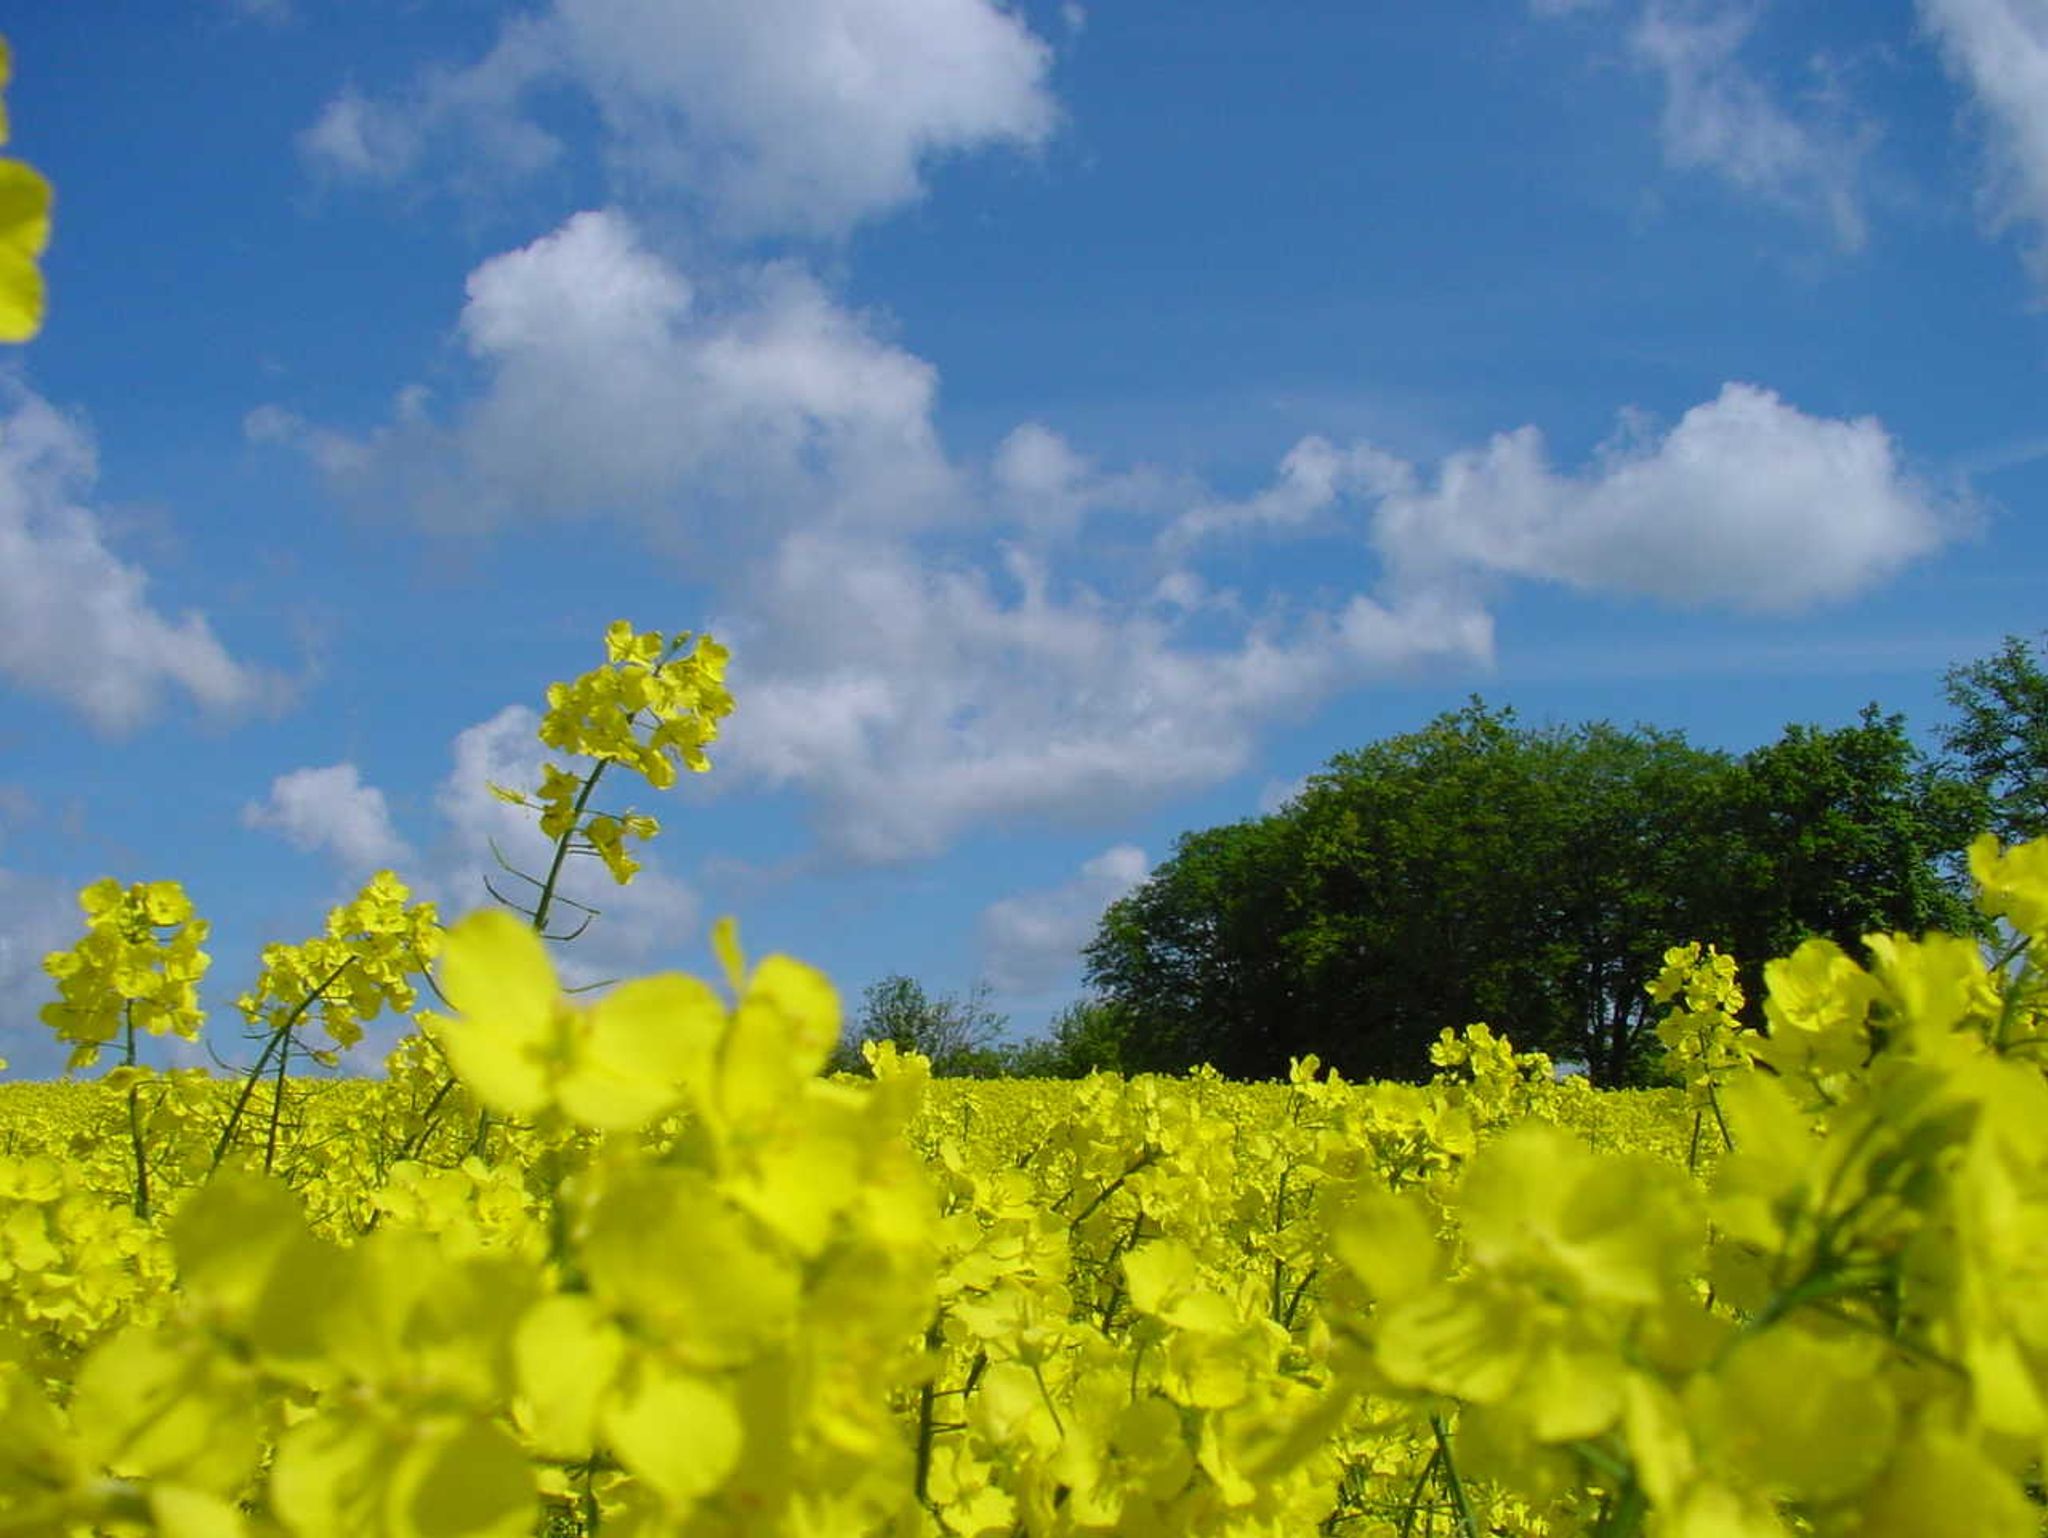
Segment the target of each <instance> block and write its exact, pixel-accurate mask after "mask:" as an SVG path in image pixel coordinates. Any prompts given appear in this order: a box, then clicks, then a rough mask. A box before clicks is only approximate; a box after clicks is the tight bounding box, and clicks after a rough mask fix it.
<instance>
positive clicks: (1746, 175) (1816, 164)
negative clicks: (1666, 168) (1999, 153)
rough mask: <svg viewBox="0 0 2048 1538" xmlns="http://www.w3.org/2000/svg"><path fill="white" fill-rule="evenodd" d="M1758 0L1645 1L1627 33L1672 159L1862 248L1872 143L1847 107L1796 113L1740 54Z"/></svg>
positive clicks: (1554, 11) (1575, 0) (1551, 8)
mask: <svg viewBox="0 0 2048 1538" xmlns="http://www.w3.org/2000/svg"><path fill="white" fill-rule="evenodd" d="M1530 9H1531V10H1532V11H1533V12H1534V13H1535V14H1536V15H1538V16H1549V17H1555V16H1563V15H1567V14H1570V13H1573V12H1577V11H1581V10H1587V9H1604V6H1603V5H1600V4H1598V3H1597V0H1594V3H1588V0H1531V5H1530ZM1760 10H1761V5H1760V4H1759V3H1757V0H1644V3H1643V5H1642V7H1641V9H1640V11H1639V12H1638V13H1637V15H1636V18H1635V21H1634V24H1633V25H1632V26H1631V27H1630V28H1629V31H1628V49H1629V53H1630V55H1631V56H1632V57H1633V58H1634V59H1635V61H1636V62H1637V63H1638V64H1639V65H1641V66H1642V67H1643V68H1645V69H1650V70H1654V71H1655V72H1656V73H1657V74H1658V75H1659V76H1660V77H1661V79H1662V82H1663V87H1664V108H1663V114H1662V120H1661V122H1660V125H1659V127H1660V132H1661V138H1662V143H1663V147H1664V155H1665V159H1666V160H1667V161H1669V162H1670V164H1672V165H1673V166H1675V167H1677V168H1679V169H1681V170H1703V171H1708V172H1712V173H1713V174H1715V175H1717V176H1720V177H1721V178H1722V179H1723V180H1725V181H1727V182H1728V183H1729V184H1730V185H1732V186H1734V187H1735V188H1737V189H1738V190H1740V191H1742V192H1745V193H1749V194H1751V195H1753V196H1757V197H1762V198H1765V199H1767V200H1769V201H1771V202H1775V203H1778V204H1780V205H1782V206H1785V207H1790V208H1797V209H1802V210H1807V211H1811V212H1814V213H1818V214H1820V215H1821V216H1823V217H1824V218H1825V219H1826V220H1827V221H1828V223H1829V224H1830V225H1831V226H1832V227H1833V229H1834V232H1835V236H1836V239H1837V240H1838V241H1839V242H1840V244H1841V245H1842V246H1843V247H1844V248H1845V249H1848V250H1855V249H1858V248H1860V247H1861V246H1862V244H1863V242H1864V239H1865V234H1866V230H1865V222H1864V217H1863V212H1862V207H1861V200H1860V198H1859V196H1858V190H1857V183H1858V179H1859V177H1860V175H1861V166H1862V161H1863V157H1864V155H1865V154H1866V153H1867V152H1868V150H1869V147H1870V144H1871V142H1872V130H1871V129H1870V127H1869V126H1868V125H1867V124H1864V123H1860V122H1858V123H1852V122H1851V121H1850V120H1849V118H1848V116H1847V114H1846V113H1845V111H1844V110H1843V108H1842V107H1841V105H1840V103H1839V102H1824V103H1822V104H1820V105H1819V106H1818V107H1816V109H1815V110H1812V111H1809V112H1807V113H1805V114H1803V115H1798V116H1795V115H1794V114H1793V113H1792V112H1790V111H1788V110H1787V109H1786V108H1785V107H1784V106H1783V105H1781V104H1780V102H1779V101H1778V99H1777V98H1776V97H1775V96H1774V95H1773V94H1772V92H1771V90H1770V89H1769V87H1767V86H1766V85H1765V84H1764V82H1763V81H1761V80H1760V79H1758V78H1757V76H1756V75H1755V74H1754V73H1753V72H1752V71H1751V70H1750V69H1749V67H1748V66H1747V65H1746V64H1745V63H1744V62H1743V60H1742V59H1741V57H1740V54H1741V51H1742V46H1743V44H1744V43H1745V42H1746V41H1747V40H1748V38H1749V36H1750V34H1751V33H1752V32H1753V31H1755V29H1756V22H1757V17H1758V14H1759V12H1760Z"/></svg>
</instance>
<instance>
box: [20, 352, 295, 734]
mask: <svg viewBox="0 0 2048 1538" xmlns="http://www.w3.org/2000/svg"><path fill="white" fill-rule="evenodd" d="M0 399H4V400H5V401H6V402H7V404H8V405H9V406H11V410H10V411H9V412H8V415H7V416H6V418H5V420H4V421H0V676H4V677H5V678H7V679H9V680H10V681H12V682H13V683H14V684H15V685H16V686H17V687H20V688H23V689H28V690H32V691H34V692H35V693H38V694H42V695H46V696H48V697H49V698H51V699H53V700H56V701H58V702H59V703H60V704H62V705H64V706H66V707H68V708H70V709H72V710H75V711H77V712H78V713H79V714H80V715H82V716H83V717H84V718H85V719H86V721H87V722H88V723H90V724H91V725H92V727H93V728H94V729H95V730H97V731H99V732H100V733H102V734H103V735H106V736H110V737H118V736H125V735H127V734H130V733H132V732H134V731H136V730H138V729H140V728H141V727H142V726H143V725H144V724H145V723H146V722H147V721H148V720H149V719H150V718H151V717H153V716H154V715H155V714H156V713H157V711H158V710H159V709H160V708H161V707H162V704H163V701H164V697H165V694H166V691H167V690H170V689H182V690H183V691H184V692H185V693H186V694H188V695H189V696H190V697H191V698H192V699H193V700H194V701H195V702H197V703H198V704H199V705H200V706H201V707H202V708H203V709H205V710H207V711H209V712H212V713H214V714H216V715H218V716H222V717H228V716H233V715H236V714H239V713H242V712H246V711H250V710H256V709H262V710H268V711H272V712H276V711H281V710H282V709H284V708H285V706H286V705H288V704H289V703H290V700H291V697H292V688H291V686H290V684H289V683H288V682H287V681H286V680H285V679H284V678H283V677H282V676H281V675H279V674H276V673H274V672H270V671H267V670H265V669H262V668H259V667H255V666H252V665H249V664H245V663H241V662H237V661H236V660H235V659H234V658H232V657H231V656H229V655H228V652H227V650H226V648H225V647H223V646H222V645H221V643H220V642H219V641H218V640H216V639H215V637H214V634H213V631H212V628H211V627H210V626H209V625H208V624H207V622H206V619H205V617H204V616H203V615H200V614H197V613H192V612H188V613H186V614H185V615H184V616H182V617H181V618H180V619H179V620H178V621H177V622H175V623H173V622H171V621H169V620H167V619H165V618H164V617H163V616H162V615H160V614H159V613H158V612H157V611H156V610H155V609H154V608H153V607H151V605H150V603H149V601H148V599H147V597H146V593H147V590H148V587H149V577H148V575H147V574H146V573H145V572H144V571H143V570H142V569H141V568H140V567H138V566H134V565H131V564H129V563H127V562H125V561H122V560H121V559H120V558H119V557H117V556H116V555H115V554H114V553H113V552H112V551H111V550H109V549H108V548H107V545H106V542H105V539H104V537H103V535H102V532H101V527H100V520H99V519H98V518H97V517H96V516H95V515H94V514H93V512H92V511H91V510H90V509H89V508H87V507H86V506H85V505H84V502H83V499H84V498H85V497H86V496H87V495H88V494H89V493H90V491H91V489H92V485H93V482H94V481H95V480H96V479H97V477H98V463H97V459H96V456H95V453H94V449H93V444H92V439H91V437H90V435H89V434H88V433H87V431H86V429H85V428H84V427H83V426H82V425H81V424H79V423H78V422H75V421H73V420H72V419H70V418H68V417H66V416H65V415H63V414H62V413H61V412H59V411H57V410H56V409H55V408H54V407H52V406H51V405H50V404H49V402H47V401H45V400H44V399H43V398H42V397H40V396H38V395H36V394H35V393H34V392H32V391H30V390H28V389H26V388H24V387H22V386H20V385H18V384H14V383H12V382H0Z"/></svg>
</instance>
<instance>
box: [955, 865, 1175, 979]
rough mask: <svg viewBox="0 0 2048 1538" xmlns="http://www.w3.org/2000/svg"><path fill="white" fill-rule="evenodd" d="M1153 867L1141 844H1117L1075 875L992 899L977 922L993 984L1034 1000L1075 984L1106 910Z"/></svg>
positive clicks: (985, 971)
mask: <svg viewBox="0 0 2048 1538" xmlns="http://www.w3.org/2000/svg"><path fill="white" fill-rule="evenodd" d="M1150 868H1151V867H1150V863H1149V862H1148V861H1147V860H1146V858H1145V851H1144V850H1142V849H1140V848H1138V847H1137V845H1135V844H1117V845H1114V846H1113V847H1111V848H1109V849H1105V850H1104V851H1103V852H1102V853H1101V854H1099V855H1096V856H1095V857H1094V858H1093V859H1091V860H1089V861H1088V862H1086V863H1085V864H1084V865H1082V867H1081V870H1080V873H1079V874H1078V875H1076V876H1075V877H1074V878H1073V879H1072V880H1071V881H1067V882H1065V883H1063V884H1062V885H1060V886H1057V887H1053V888H1050V889H1048V890H1045V891H1039V892H1027V893H1021V894H1019V895H1018V896H1015V897H1005V898H1001V899H999V900H998V901H996V902H993V903H990V904H989V905H988V907H987V908H985V909H983V910H982V914H981V918H980V921H979V925H978V935H979V941H978V943H979V945H980V949H981V967H982V971H983V974H984V975H985V976H986V977H987V979H988V982H989V986H990V987H991V988H993V989H994V990H995V991H996V993H998V994H999V995H1001V996H1003V997H1005V998H1012V999H1033V998H1041V997H1043V996H1044V995H1046V994H1048V993H1051V992H1053V991H1054V990H1056V989H1058V988H1061V987H1064V986H1067V985H1069V984H1070V983H1072V981H1073V980H1074V977H1075V974H1076V973H1077V972H1078V970H1079V967H1080V958H1081V952H1082V950H1083V949H1085V948H1086V946H1087V944H1088V942H1089V941H1090V940H1091V939H1093V938H1094V935H1095V930H1096V926H1097V925H1098V924H1099V923H1100V922H1101V919H1102V915H1103V912H1104V910H1105V909H1107V908H1108V907H1109V905H1110V904H1111V903H1113V902H1115V901H1116V900H1117V899H1118V898H1119V897H1122V896H1123V895H1124V894H1125V893H1126V892H1129V891H1130V890H1131V889H1132V888H1133V887H1135V886H1137V885H1138V884H1139V883H1140V882H1141V881H1143V880H1144V879H1145V875H1146V872H1147V871H1148V870H1149V869H1150Z"/></svg>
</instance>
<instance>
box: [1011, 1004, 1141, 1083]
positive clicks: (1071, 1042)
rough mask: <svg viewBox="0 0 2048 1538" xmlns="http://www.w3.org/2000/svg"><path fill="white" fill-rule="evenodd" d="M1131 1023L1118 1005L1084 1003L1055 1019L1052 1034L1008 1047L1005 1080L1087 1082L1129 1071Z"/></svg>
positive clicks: (1071, 1005) (1070, 1008) (1074, 1006)
mask: <svg viewBox="0 0 2048 1538" xmlns="http://www.w3.org/2000/svg"><path fill="white" fill-rule="evenodd" d="M1127 1030H1128V1024H1127V1022H1126V1021H1125V1019H1124V1016H1123V1012H1122V1011H1121V1010H1119V1009H1118V1008H1117V1006H1116V1005H1115V1004H1114V1003H1111V1002H1109V1001H1107V1000H1102V999H1081V1000H1077V1001H1076V1002H1074V1003H1073V1004H1070V1005H1068V1006H1067V1008H1066V1009H1065V1010H1063V1011H1061V1013H1060V1014H1059V1016H1058V1017H1057V1018H1055V1019H1054V1021H1053V1023H1052V1031H1051V1033H1050V1034H1049V1035H1046V1036H1043V1037H1038V1038H1035V1039H1033V1040H1031V1041H1024V1042H1015V1043H1011V1044H1009V1045H1007V1046H1006V1047H1003V1048H1001V1049H999V1050H1000V1052H1001V1054H1002V1058H1001V1060H1002V1067H1003V1076H1004V1077H1006V1078H1015V1079H1085V1078H1087V1077H1088V1075H1089V1074H1091V1073H1095V1072H1097V1071H1100V1072H1103V1073H1121V1072H1123V1071H1124V1062H1123V1045H1124V1036H1125V1034H1126V1032H1127Z"/></svg>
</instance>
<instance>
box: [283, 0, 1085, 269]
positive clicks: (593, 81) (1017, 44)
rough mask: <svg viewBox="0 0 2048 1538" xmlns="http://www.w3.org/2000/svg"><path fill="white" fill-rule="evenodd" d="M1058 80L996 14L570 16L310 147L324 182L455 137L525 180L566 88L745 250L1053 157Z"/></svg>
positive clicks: (963, 4)
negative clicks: (961, 176)
mask: <svg viewBox="0 0 2048 1538" xmlns="http://www.w3.org/2000/svg"><path fill="white" fill-rule="evenodd" d="M1050 65H1051V49H1050V48H1049V47H1048V45H1047V44H1046V43H1045V42H1044V41H1043V40H1042V39H1040V38H1038V37H1037V36H1035V35H1034V34H1033V33H1032V32H1031V30H1030V29H1029V28H1028V27H1027V26H1026V25H1025V24H1024V23H1023V21H1021V20H1020V19H1019V18H1018V17H1017V16H1016V15H1014V14H1013V13H1012V12H1010V11H1009V10H1007V9H1005V8H1003V7H1002V6H1000V5H998V4H995V3H992V0H713V3H700V4H692V5H673V4H668V3H664V0H556V3H555V4H554V5H553V6H552V8H551V9H550V10H548V11H547V12H546V13H544V14H543V15H541V16H539V17H534V18H522V19H520V20H518V21H515V22H512V23H510V24H508V26H507V28H506V30H505V33H504V34H503V35H502V36H501V38H500V40H499V42H498V44H497V45H496V46H495V47H494V48H493V50H492V51H491V53H490V54H489V55H488V56H487V57H486V58H484V59H483V60H481V61H480V62H478V63H477V64H475V65H473V66H470V67H469V68H466V69H457V70H444V71H440V72H437V73H435V74H432V75H430V76H428V77H426V78H425V79H423V80H422V81H420V82H419V83H418V84H416V85H415V86H414V87H413V88H412V89H411V90H410V91H408V92H406V93H405V94H404V95H402V96H401V97H399V98H397V99H395V100H393V101H391V102H389V103H375V102H371V101H368V100H365V99H364V98H362V97H360V96H359V95H357V94H355V93H354V92H353V91H352V90H345V91H343V92H342V93H341V94H340V95H338V96H337V97H336V98H335V99H334V100H333V101H331V102H330V103H329V104H328V106H327V108H326V110H325V112H323V114H322V116H321V118H320V119H319V121H318V122H317V123H316V124H315V125H314V126H313V127H312V128H311V129H310V130H308V131H307V133H306V134H305V135H304V136H303V137H302V141H301V142H302V146H303V148H304V150H305V152H306V154H307V155H308V157H309V158H310V159H311V160H312V161H313V162H314V163H315V164H316V165H319V166H321V167H322V168H324V169H326V170H328V171H330V172H333V173H335V174H337V175H341V176H353V177H357V178H364V179H374V180H384V181H390V180H395V179H397V178H399V177H402V176H405V175H408V174H410V173H411V172H413V171H414V170H416V169H417V168H418V167H419V165H420V163H421V160H422V157H423V155H424V151H425V144H426V141H427V140H428V138H429V137H430V136H433V135H436V134H440V133H446V132H451V131H452V132H454V133H456V134H458V135H460V136H461V137H462V138H464V139H465V140H466V141H468V142H471V143H477V144H480V146H481V147H482V148H483V149H484V151H485V153H486V154H487V156H488V157H489V159H490V160H491V162H493V163H494V164H496V165H498V166H501V167H503V168H505V169H507V170H511V171H514V172H522V171H530V170H533V169H536V168H538V167H539V166H542V165H545V164H546V163H548V162H549V161H550V160H551V159H553V158H554V157H555V155H557V154H558V153H559V151H560V146H559V144H557V143H556V142H555V141H554V140H553V139H552V138H551V137H550V136H549V135H547V134H546V133H544V132H543V131H542V130H540V129H539V128H537V127H535V126H534V125H533V124H532V123H531V122H530V121H528V120H527V119H525V118H524V117H523V116H522V115H521V114H522V111H523V102H524V98H525V97H526V95H527V94H528V93H529V92H531V91H532V90H534V89H535V88H537V87H539V86H541V85H543V84H553V83H558V82H559V83H566V84H569V85H571V86H574V87H576V88H578V89H579V90H581V91H582V92H584V93H585V94H586V95H587V96H588V97H589V98H590V99H591V100H592V101H593V102H594V103H595V105H596V107H597V109H598V111H599V113H600V115H601V117H602V119H603V121H604V124H605V126H606V129H607V132H608V135H609V148H610V155H611V158H612V160H613V162H614V165H615V168H616V169H617V171H618V172H619V173H620V176H621V178H622V180H630V181H633V182H635V183H652V184H654V185H657V186H666V187H672V188H676V189H679V190H682V191H685V192H687V193H689V194H690V195H692V196H694V197H697V198H699V199H702V200H703V201H705V202H706V203H707V204H708V205H709V206H710V207H711V208H712V209H713V210H714V211H715V212H716V214H717V215H718V217H719V219H720V220H721V222H722V223H724V224H725V225H726V226H727V227H729V228H731V229H733V230H735V231H736V232H740V233H747V234H767V233H779V232H795V233H800V234H815V235H836V234H840V233H843V232H844V231H846V230H848V229H850V228H852V227H853V226H854V225H856V224H858V223H859V222H860V221H862V220H864V219H867V218H871V217H874V216H876V215H879V214H883V213H887V212H888V211H889V210H891V209H894V208H897V207H900V206H902V205H903V204H905V203H909V202H911V201H913V200H915V199H916V198H917V197H919V196H920V195H921V193H922V191H923V181H922V173H923V169H924V167H925V166H926V165H927V164H928V163H929V162H931V161H933V160H936V159H938V158H941V157H943V156H945V155H948V154H957V153H961V152H965V151H971V150H975V149H979V148H982V147H984V146H988V145H994V144H1002V143H1010V144H1018V145H1024V146H1031V145H1036V144H1039V143H1042V142H1043V141H1044V140H1045V139H1046V138H1047V137H1048V136H1049V135H1050V134H1051V132H1052V131H1053V128H1054V126H1055V123H1056V120H1057V117H1058V110H1057V107H1056V106H1055V104H1054V102H1053V99H1052V97H1051V95H1050V93H1049V92H1048V90H1047V86H1046V76H1047V73H1048V71H1049V68H1050Z"/></svg>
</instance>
